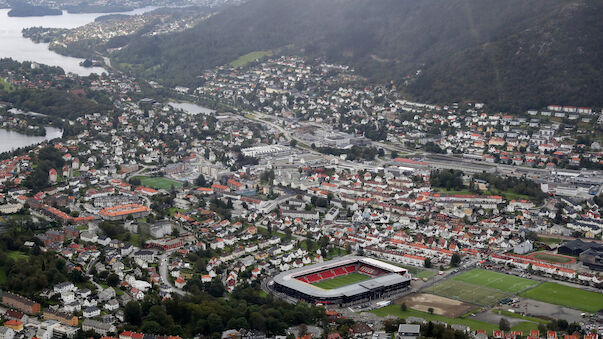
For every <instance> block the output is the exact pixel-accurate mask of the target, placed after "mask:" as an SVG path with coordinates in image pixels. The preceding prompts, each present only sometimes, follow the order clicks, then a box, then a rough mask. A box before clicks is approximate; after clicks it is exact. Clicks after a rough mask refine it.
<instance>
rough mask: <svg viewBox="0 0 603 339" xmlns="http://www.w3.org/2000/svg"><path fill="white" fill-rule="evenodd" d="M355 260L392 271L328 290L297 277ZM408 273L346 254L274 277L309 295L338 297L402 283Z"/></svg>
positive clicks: (398, 268) (281, 283) (393, 266)
mask: <svg viewBox="0 0 603 339" xmlns="http://www.w3.org/2000/svg"><path fill="white" fill-rule="evenodd" d="M355 262H361V263H364V264H368V265H371V266H375V267H379V268H381V269H384V270H386V271H389V272H391V273H390V274H386V275H382V276H379V277H376V278H373V279H370V280H365V281H361V282H357V283H353V284H350V285H346V286H342V287H339V288H334V289H330V290H326V289H323V288H320V287H317V286H314V285H312V284H308V283H305V282H303V281H301V280H298V279H296V278H295V277H298V276H300V275H306V274H312V273H314V272H319V271H323V270H326V269H330V268H334V267H338V266H342V265H347V264H352V263H355ZM401 273H407V270H405V269H404V268H401V267H398V266H395V265H391V264H388V263H385V262H382V261H379V260H376V259H371V258H366V257H359V256H345V257H341V258H336V259H333V260H330V261H327V262H323V263H318V264H314V265H310V266H305V267H300V268H296V269H293V270H290V271H286V272H282V273H280V274H278V275H277V276H275V277H274V282H275V283H277V284H280V285H282V286H285V287H289V288H292V289H294V290H297V291H299V292H302V293H305V294H307V295H311V296H314V297H317V298H336V297H340V296H353V295H357V294H360V293H363V292H368V291H370V290H373V289H375V288H378V287H383V286H389V285H395V284H398V283H402V282H405V281H408V280H409V279H410V276H409V275H408V274H403V275H401Z"/></svg>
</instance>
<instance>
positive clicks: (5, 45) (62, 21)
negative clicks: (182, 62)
mask: <svg viewBox="0 0 603 339" xmlns="http://www.w3.org/2000/svg"><path fill="white" fill-rule="evenodd" d="M156 8H157V7H151V6H149V7H143V8H139V9H135V10H133V11H129V12H121V13H116V14H127V15H134V14H142V13H145V12H149V11H152V10H154V9H156ZM9 11H10V9H8V8H4V9H0V58H13V59H14V60H17V61H35V62H37V63H40V64H45V65H50V66H59V67H62V68H63V69H64V70H65V72H66V73H69V72H71V73H75V74H78V75H83V76H85V75H90V74H91V73H97V74H101V73H102V72H104V71H105V69H104V68H102V67H90V68H86V67H82V66H80V62H82V61H84V59H80V58H72V57H67V56H64V55H60V54H58V53H55V52H53V51H50V50H49V49H48V44H45V43H40V44H36V43H34V42H33V41H31V40H29V39H27V38H24V37H23V35H22V33H21V31H22V30H23V29H24V28H29V27H47V28H76V27H79V26H83V25H85V24H88V23H91V22H93V21H94V19H95V18H97V17H99V16H102V15H106V14H107V13H81V14H71V13H67V12H66V11H63V15H50V16H42V17H9V16H8V12H9Z"/></svg>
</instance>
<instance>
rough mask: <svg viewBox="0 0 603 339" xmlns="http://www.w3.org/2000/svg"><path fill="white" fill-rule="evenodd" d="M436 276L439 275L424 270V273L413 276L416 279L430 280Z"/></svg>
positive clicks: (420, 272)
mask: <svg viewBox="0 0 603 339" xmlns="http://www.w3.org/2000/svg"><path fill="white" fill-rule="evenodd" d="M436 274H437V272H436V271H430V270H422V271H419V272H418V273H416V274H413V276H415V277H417V278H419V279H429V278H431V277H433V276H434V275H436Z"/></svg>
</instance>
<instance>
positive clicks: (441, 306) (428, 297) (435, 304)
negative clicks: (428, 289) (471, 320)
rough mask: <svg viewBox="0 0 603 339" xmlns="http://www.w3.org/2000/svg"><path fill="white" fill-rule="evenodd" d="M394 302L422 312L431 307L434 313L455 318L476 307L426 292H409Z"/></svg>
mask: <svg viewBox="0 0 603 339" xmlns="http://www.w3.org/2000/svg"><path fill="white" fill-rule="evenodd" d="M395 303H396V304H398V305H402V303H406V306H408V308H412V309H415V310H417V311H423V312H427V311H428V310H429V308H430V307H431V308H433V313H434V314H438V315H443V316H445V317H449V318H456V317H458V316H460V315H462V314H464V313H465V312H467V311H469V310H470V309H472V308H474V307H476V306H475V305H473V304H469V303H465V302H462V301H458V300H454V299H449V298H444V297H440V296H437V295H433V294H426V293H418V294H417V293H413V294H409V295H407V296H405V297H402V298H400V299H398V300H396V301H395Z"/></svg>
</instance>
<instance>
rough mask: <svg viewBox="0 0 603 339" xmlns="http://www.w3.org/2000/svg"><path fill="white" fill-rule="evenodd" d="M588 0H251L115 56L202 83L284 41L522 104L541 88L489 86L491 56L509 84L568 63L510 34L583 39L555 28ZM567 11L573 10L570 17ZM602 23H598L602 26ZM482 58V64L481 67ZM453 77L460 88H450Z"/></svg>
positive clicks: (144, 71) (425, 85) (376, 70)
mask: <svg viewBox="0 0 603 339" xmlns="http://www.w3.org/2000/svg"><path fill="white" fill-rule="evenodd" d="M588 2H590V1H589V0H571V1H569V2H568V1H562V0H506V1H500V0H446V1H437V0H423V1H417V0H378V1H375V0H251V1H250V2H248V3H246V4H243V5H241V6H237V7H232V8H229V9H226V10H224V11H223V12H221V13H219V14H217V15H215V16H213V17H211V18H210V19H208V20H207V21H205V22H202V23H200V24H199V25H197V26H196V27H194V28H193V29H191V30H188V31H185V32H181V33H176V34H170V35H165V36H156V37H152V38H142V39H136V40H135V41H131V42H130V43H129V45H128V46H127V47H126V48H124V49H123V50H121V51H119V52H117V53H116V54H115V55H114V59H115V61H116V63H121V65H122V68H124V69H130V70H132V71H134V72H136V73H137V74H138V75H142V76H146V77H149V78H155V79H159V80H161V81H163V82H165V83H167V84H169V85H175V84H183V85H194V84H195V83H196V76H197V75H199V74H201V73H202V72H203V70H205V69H207V68H210V67H214V66H216V65H222V64H227V63H228V62H230V61H232V60H235V59H236V58H237V57H239V56H241V55H245V54H247V53H249V52H253V51H260V50H276V49H278V50H279V52H280V53H296V54H302V55H306V56H310V57H326V58H327V59H328V60H329V61H333V62H340V63H345V64H350V65H353V66H354V67H355V68H356V69H357V70H358V71H359V72H360V73H362V74H363V75H365V76H368V77H371V78H374V79H378V80H396V81H399V82H400V83H401V82H402V81H401V79H407V78H408V75H409V74H414V73H415V72H416V70H417V69H422V71H423V76H421V77H420V78H419V79H418V80H417V81H415V82H412V83H411V85H410V87H409V88H408V91H409V92H410V93H412V94H414V95H416V96H417V97H421V98H424V99H428V100H430V101H431V100H437V101H447V100H450V99H453V98H454V99H456V98H459V99H458V100H461V99H465V98H468V99H472V100H480V101H481V100H484V101H488V102H492V103H495V104H500V103H507V102H511V103H513V104H514V102H515V100H517V99H521V100H520V101H521V102H524V101H526V100H528V99H526V100H524V99H523V98H522V96H525V97H526V98H528V97H530V96H531V97H532V98H531V99H529V100H533V99H534V97H537V96H538V95H539V93H535V94H529V95H524V93H516V91H513V90H507V91H498V92H494V93H498V95H496V96H492V94H491V93H490V92H487V93H486V90H485V89H486V88H487V86H482V85H481V82H482V81H488V82H490V84H489V85H492V83H493V82H492V76H491V73H492V72H491V71H488V66H490V65H491V64H488V63H487V62H486V61H488V60H490V62H491V63H494V66H493V67H495V69H496V71H497V74H498V76H499V78H500V76H501V74H502V75H504V76H503V78H505V79H506V77H507V76H508V78H509V79H512V80H508V81H506V82H501V81H498V82H496V83H497V85H499V86H501V87H502V88H506V87H507V86H508V85H507V83H514V82H515V81H516V80H517V79H524V78H525V77H527V76H530V77H532V76H540V77H542V74H545V75H547V76H548V75H549V73H550V72H551V70H555V69H558V68H559V67H553V68H551V67H549V66H546V65H538V64H532V63H528V64H527V65H529V66H530V67H532V66H536V69H534V70H532V71H530V72H525V70H524V69H522V67H516V66H517V65H515V63H516V62H520V63H521V62H522V61H523V59H520V60H517V61H515V59H514V58H512V57H511V56H510V55H508V53H511V51H515V50H517V49H512V48H511V47H513V46H510V45H509V44H511V45H512V44H514V43H520V42H519V41H516V40H517V39H523V40H525V42H523V44H526V47H524V49H523V50H525V53H526V54H527V57H531V55H532V54H534V53H538V49H534V48H527V46H528V45H530V44H531V42H530V41H532V40H534V39H539V38H540V36H541V35H543V34H544V35H546V34H554V35H555V36H560V34H561V35H563V36H564V38H563V39H565V40H567V41H568V42H572V43H574V42H576V41H575V40H573V39H574V37H576V36H580V35H581V29H583V28H584V29H585V28H586V27H568V28H571V29H568V30H567V32H565V31H564V32H561V33H559V34H558V33H554V32H553V33H551V30H554V29H555V27H556V26H555V25H557V24H558V23H560V22H571V21H575V20H577V21H580V20H582V16H585V15H587V14H589V13H585V12H584V11H583V10H575V11H574V12H573V14H571V15H569V16H568V14H567V11H568V8H570V7H571V6H572V5H573V6H576V8H578V9H580V8H582V7H581V6H586V3H588ZM592 2H593V3H594V2H595V0H592ZM568 6H569V7H568ZM596 9H597V10H598V8H596ZM563 13H565V14H563ZM563 15H566V16H567V19H565V21H564V19H563V18H564V17H563ZM590 15H591V16H593V15H594V14H593V13H590ZM560 16H561V17H560ZM589 20H590V19H589ZM589 22H590V21H589ZM591 27H592V25H591V26H589V29H591ZM595 27H598V26H595ZM596 29H597V28H592V29H591V30H592V31H593V34H594V33H595V31H596ZM600 35H601V34H599V36H594V37H586V39H589V40H588V41H586V42H588V43H589V44H591V43H592V42H593V41H594V40H596V39H598V38H600ZM555 39H557V38H555ZM523 40H522V41H523ZM586 42H585V43H586ZM585 46H586V45H585ZM589 46H590V45H589ZM575 53H576V51H568V52H567V53H564V54H561V55H558V54H555V55H556V56H557V58H558V63H559V65H560V67H561V66H563V67H564V66H565V65H567V63H568V61H569V60H572V59H573V58H574V56H573V54H575ZM480 56H481V57H480ZM493 59H495V60H493ZM511 61H512V62H511ZM473 63H476V65H479V67H477V68H474V67H473V66H472V64H473ZM592 63H593V60H591V59H590V58H589V60H585V64H584V65H583V67H574V68H571V69H568V72H571V73H568V74H570V75H571V76H573V77H575V78H576V79H582V78H584V77H585V76H586V77H588V76H587V75H585V74H583V73H585V70H586V69H588V67H589V66H590V67H595V66H594V65H592ZM595 68H596V67H595ZM482 69H483V70H482ZM478 70H479V72H478ZM439 74H442V76H440V75H439ZM557 77H558V76H557V75H555V74H553V75H552V78H551V82H552V83H553V86H555V87H556V88H558V90H557V89H555V91H554V92H555V93H558V92H563V91H564V90H563V86H561V85H559V84H558V81H556V78H557ZM524 81H525V79H524ZM593 81H594V82H597V81H601V80H596V79H593ZM473 82H475V84H473V85H466V84H470V83H473ZM528 82H531V81H528ZM458 84H461V85H462V86H458ZM457 86H458V89H457V88H456V87H457ZM448 87H454V88H455V90H447V88H448ZM482 89H484V90H482ZM488 90H490V89H488ZM464 91H467V92H464ZM589 95H590V94H589ZM568 100H569V98H568Z"/></svg>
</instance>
